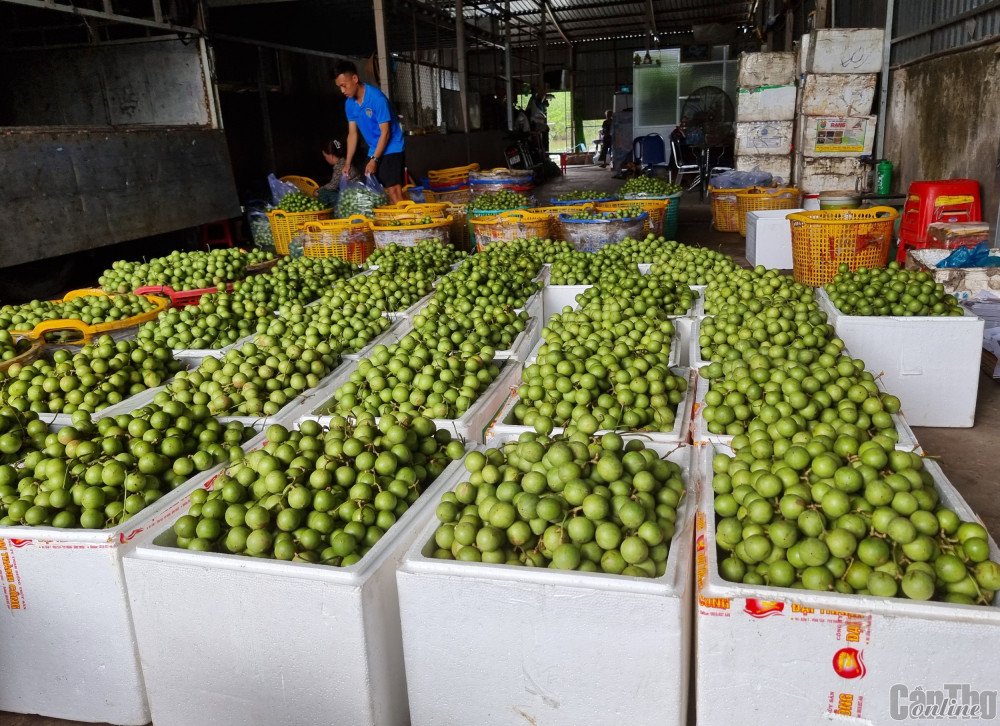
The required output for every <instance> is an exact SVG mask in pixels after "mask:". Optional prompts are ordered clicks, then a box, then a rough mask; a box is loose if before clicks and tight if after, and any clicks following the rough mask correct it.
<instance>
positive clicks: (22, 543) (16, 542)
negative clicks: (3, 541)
mask: <svg viewBox="0 0 1000 726" xmlns="http://www.w3.org/2000/svg"><path fill="white" fill-rule="evenodd" d="M10 543H11V544H12V545H14V546H15V547H24V546H25V545H30V544H31V540H30V539H12V540H10Z"/></svg>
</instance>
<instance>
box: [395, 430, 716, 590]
mask: <svg viewBox="0 0 1000 726" xmlns="http://www.w3.org/2000/svg"><path fill="white" fill-rule="evenodd" d="M646 448H648V449H653V450H654V451H656V452H657V453H658V454H660V455H661V457H662V458H665V459H667V460H668V461H672V462H674V463H676V464H678V465H679V466H680V467H681V471H682V476H683V478H684V482H685V484H686V487H687V488H686V494H685V496H684V497H683V498H682V499H681V502H680V506H679V507H678V511H677V522H678V527H677V530H676V531H675V532H674V537H673V539H672V540H671V543H670V552H669V554H668V555H667V570H666V572H665V573H664V574H663V575H662V576H661V577H658V578H655V579H647V578H641V577H625V576H622V575H608V574H605V573H600V572H577V571H563V570H555V569H550V568H537V567H514V566H511V565H494V564H489V563H484V562H458V561H454V560H438V559H435V558H433V557H432V556H431V555H432V554H433V552H434V531H435V530H436V529H437V528H438V524H439V523H438V522H437V520H436V519H435V520H434V521H432V522H431V523H430V524H428V525H427V526H426V527H425V528H424V529H423V530H422V531H421V532H420V533H419V534H418V535H417V539H416V541H415V542H414V543H413V545H412V546H411V547H410V549H408V550H407V551H406V554H405V555H404V556H403V562H402V564H401V566H400V568H399V571H400V572H406V573H412V574H417V575H432V576H433V575H443V576H448V577H463V578H471V579H486V580H500V581H506V582H513V583H530V584H536V585H558V586H562V587H579V588H582V589H596V590H610V591H618V592H635V593H646V594H651V595H663V596H668V597H681V594H682V591H683V589H684V584H685V581H686V579H687V578H686V576H685V575H686V573H687V571H688V570H689V568H690V566H691V561H692V552H691V549H692V537H693V524H694V519H693V511H694V499H695V492H696V489H697V483H696V476H695V467H694V462H693V453H692V447H690V446H686V445H682V446H679V447H677V446H669V445H668V446H660V445H656V444H650V445H648V446H647V447H646ZM464 480H465V478H464V477H460V478H459V480H458V481H457V482H455V483H454V485H453V486H452V489H454V488H455V487H457V486H458V484H459V483H461V482H462V481H464ZM448 491H450V490H448Z"/></svg>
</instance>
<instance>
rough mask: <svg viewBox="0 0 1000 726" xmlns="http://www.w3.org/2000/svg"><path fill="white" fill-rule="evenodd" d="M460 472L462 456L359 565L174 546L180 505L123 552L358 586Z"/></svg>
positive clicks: (454, 482)
mask: <svg viewBox="0 0 1000 726" xmlns="http://www.w3.org/2000/svg"><path fill="white" fill-rule="evenodd" d="M258 444H259V445H262V444H263V441H260V440H258ZM474 450H479V447H476V446H467V447H466V452H469V451H474ZM464 475H465V469H464V467H463V460H461V459H459V460H458V461H453V462H451V464H449V465H448V466H447V468H445V470H444V471H443V472H441V475H440V476H438V478H437V479H436V480H435V481H434V482H432V483H431V485H430V486H429V487H427V489H425V490H424V492H423V493H422V494H421V495H420V496H419V497H417V500H416V501H415V502H414V503H413V504H412V505H411V506H410V508H409V509H407V510H406V512H405V513H404V514H403V516H402V517H400V518H399V519H398V520H397V521H396V523H395V524H393V526H392V527H390V528H389V529H388V530H387V531H386V533H385V534H384V535H383V536H382V538H381V539H380V540H379V541H378V542H376V543H375V545H374V546H373V547H372V548H371V550H369V552H368V554H367V555H365V556H364V557H362V558H361V560H359V561H358V562H357V563H355V564H353V565H349V566H347V567H331V566H329V565H321V564H313V563H309V562H285V561H280V560H268V559H263V558H257V557H245V556H242V555H233V554H223V553H219V552H194V551H191V550H185V549H181V548H179V547H176V546H174V545H175V543H176V537H175V535H174V533H173V526H174V522H176V521H177V520H178V519H179V518H180V517H181V516H182V515H183V514H184V513H185V512H186V511H187V506H186V505H185V506H184V507H183V508H182V509H177V510H175V511H174V512H173V514H172V515H171V516H169V517H167V518H163V519H161V520H160V521H159V522H157V523H156V525H155V526H151V527H148V528H147V529H146V530H145V531H143V532H142V533H141V534H140V535H139V536H137V537H136V540H135V543H134V544H135V549H134V550H133V551H132V552H130V553H129V554H128V555H127V556H130V557H134V558H135V559H141V560H155V561H158V562H171V563H176V564H180V565H188V566H194V567H205V568H216V569H220V570H237V571H240V572H248V573H255V572H256V573H262V574H268V575H272V576H275V577H290V578H296V579H302V580H319V581H323V582H329V583H333V584H342V585H351V586H357V585H361V584H362V583H364V582H365V581H366V580H367V579H368V577H369V576H370V575H371V574H372V573H373V572H374V571H376V570H378V568H379V567H380V566H381V565H382V563H383V562H384V561H385V559H386V558H387V557H389V556H390V555H391V554H392V550H393V547H392V545H393V543H394V542H395V541H396V540H397V539H399V538H401V537H403V536H404V534H405V532H406V530H408V529H409V528H411V527H412V526H415V525H416V524H418V523H419V522H421V521H422V520H423V518H424V516H425V514H427V513H428V511H433V510H434V508H436V507H437V505H438V502H439V500H440V498H441V495H442V494H443V493H444V492H446V491H449V490H450V489H454V488H455V487H456V486H458V484H459V483H460V482H461V481H462V479H463V477H464ZM186 501H187V504H190V501H191V497H190V492H187V495H186Z"/></svg>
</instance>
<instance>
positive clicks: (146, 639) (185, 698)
mask: <svg viewBox="0 0 1000 726" xmlns="http://www.w3.org/2000/svg"><path fill="white" fill-rule="evenodd" d="M341 423H343V421H341ZM362 429H364V430H362ZM275 431H277V432H278V433H282V431H283V432H284V433H282V435H281V437H280V438H282V439H284V440H283V441H279V440H278V437H273V434H274V433H275ZM264 434H265V439H266V440H258V441H257V443H258V444H259V445H260V446H261V447H262V448H258V449H256V450H254V451H252V452H250V453H249V454H248V456H247V458H246V459H245V460H244V462H243V464H242V465H240V466H237V467H231V468H230V469H228V470H227V471H226V472H224V474H223V477H220V479H218V480H216V482H215V484H216V486H215V488H213V489H212V490H211V491H209V492H208V493H207V496H204V495H203V496H199V498H198V500H197V501H196V502H194V504H192V506H191V507H189V508H187V509H184V510H182V511H177V512H175V514H174V515H173V516H172V517H171V518H169V519H167V520H164V521H163V522H161V523H160V524H159V525H158V526H156V527H154V528H152V529H150V530H148V531H147V532H144V533H143V535H142V537H141V538H140V539H139V542H138V546H137V547H136V550H135V551H134V553H132V554H133V555H134V556H130V557H129V558H127V561H126V562H125V565H124V568H125V577H126V579H127V581H128V588H129V593H130V595H131V598H132V612H133V615H134V617H135V627H136V634H137V637H138V646H139V652H140V654H141V657H142V664H143V673H144V675H145V679H146V688H147V692H148V694H149V700H150V708H151V712H152V720H153V721H154V722H155V723H156V724H158V726H171V725H173V726H190V725H191V724H195V723H212V724H218V725H219V726H225V725H229V724H232V725H233V726H235V725H236V724H247V723H260V724H264V723H267V724H290V723H300V724H306V723H309V724H319V723H330V724H333V723H336V724H352V725H354V724H356V725H358V726H396V725H397V724H401V723H406V722H407V701H406V685H405V676H404V666H403V652H402V638H401V635H400V625H399V612H398V600H397V594H396V581H395V570H396V567H397V565H398V563H399V561H400V559H401V556H402V553H403V552H404V551H405V549H406V548H407V547H408V546H409V545H410V544H411V543H412V542H413V541H414V537H415V536H416V533H417V532H418V531H420V530H421V529H422V528H423V526H424V525H425V524H426V523H427V522H428V521H429V519H430V518H431V517H432V516H433V512H434V507H435V506H436V505H437V502H438V500H439V499H440V497H441V494H442V493H443V492H444V491H447V490H448V489H451V488H454V487H455V486H456V485H457V484H458V483H459V482H460V481H461V477H462V468H461V458H462V456H463V454H464V451H465V450H466V449H465V447H463V446H462V445H461V444H460V443H459V442H457V441H455V440H453V439H450V437H449V438H448V440H447V441H445V440H444V438H443V437H441V436H440V435H439V432H436V430H435V429H434V428H433V426H431V425H430V424H429V422H428V421H427V419H422V420H421V421H420V422H413V423H412V425H410V426H407V427H402V426H387V427H386V430H385V432H382V431H379V430H377V429H375V427H374V426H371V425H368V424H367V423H366V424H365V425H364V426H363V427H362V426H357V427H353V426H349V427H347V428H345V427H343V426H341V427H337V429H336V431H329V430H327V429H326V428H325V427H320V426H319V425H318V424H317V423H315V422H303V423H301V424H299V425H297V426H295V427H290V428H289V429H283V427H278V428H269V429H268V430H266V431H265V432H264ZM286 436H287V437H288V438H285V437H286ZM428 445H429V447H428ZM455 447H457V449H458V451H454V450H453V449H454V448H455ZM428 452H430V453H428ZM418 457H419V458H418ZM272 492H273V493H272ZM187 535H190V536H187ZM182 538H183V539H182ZM148 720H149V719H148V718H147V721H148Z"/></svg>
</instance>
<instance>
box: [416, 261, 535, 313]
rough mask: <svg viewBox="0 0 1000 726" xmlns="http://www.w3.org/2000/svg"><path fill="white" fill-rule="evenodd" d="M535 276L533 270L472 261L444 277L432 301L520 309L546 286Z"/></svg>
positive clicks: (435, 290)
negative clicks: (464, 302)
mask: <svg viewBox="0 0 1000 726" xmlns="http://www.w3.org/2000/svg"><path fill="white" fill-rule="evenodd" d="M476 256H477V257H481V255H476ZM534 277H535V273H534V272H532V271H531V270H530V269H527V270H523V269H522V270H518V269H512V268H504V267H502V266H500V265H493V264H479V263H477V262H472V261H471V260H470V261H469V262H467V263H463V264H462V266H461V267H459V268H458V269H457V270H456V271H455V272H451V273H449V274H447V275H445V276H444V277H443V278H441V281H440V282H439V283H438V284H437V287H436V288H435V289H434V296H433V297H432V298H431V299H432V300H437V301H438V302H440V303H449V302H450V303H458V302H459V301H461V300H465V301H467V302H469V303H471V304H473V305H475V304H477V303H481V304H485V305H490V306H493V307H511V308H520V307H523V306H524V304H525V303H526V302H527V301H528V298H530V297H531V296H532V295H534V294H535V293H536V292H538V291H539V290H541V289H542V287H543V284H542V283H541V282H538V281H536V280H535V279H534Z"/></svg>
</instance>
